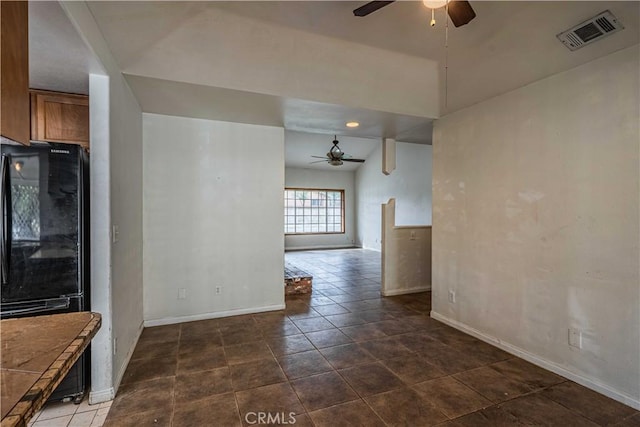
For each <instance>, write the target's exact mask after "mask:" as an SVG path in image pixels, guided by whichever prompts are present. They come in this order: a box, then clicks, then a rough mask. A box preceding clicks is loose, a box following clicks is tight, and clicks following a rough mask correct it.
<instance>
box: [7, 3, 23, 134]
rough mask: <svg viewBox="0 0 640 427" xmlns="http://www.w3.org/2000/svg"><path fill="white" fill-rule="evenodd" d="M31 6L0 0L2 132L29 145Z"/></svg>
mask: <svg viewBox="0 0 640 427" xmlns="http://www.w3.org/2000/svg"><path fill="white" fill-rule="evenodd" d="M28 22H29V10H28V7H27V2H26V1H2V2H0V68H1V71H0V92H1V93H2V96H0V100H1V107H0V110H1V111H2V114H0V134H1V135H2V136H4V137H6V138H9V139H12V140H14V141H17V142H20V143H22V144H24V145H29V33H28V28H29V25H28Z"/></svg>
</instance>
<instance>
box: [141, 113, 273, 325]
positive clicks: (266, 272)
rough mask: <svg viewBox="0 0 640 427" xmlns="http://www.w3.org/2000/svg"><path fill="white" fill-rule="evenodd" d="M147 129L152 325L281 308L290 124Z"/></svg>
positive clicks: (158, 123) (159, 121) (199, 123)
mask: <svg viewBox="0 0 640 427" xmlns="http://www.w3.org/2000/svg"><path fill="white" fill-rule="evenodd" d="M143 126H144V132H143V140H144V157H143V158H144V162H143V163H144V171H143V174H144V232H143V234H144V319H145V325H158V324H167V323H176V322H181V321H187V320H195V319H203V318H210V317H220V316H225V315H230V314H241V313H248V312H257V311H264V310H275V309H282V308H284V282H283V280H284V279H283V265H284V236H283V206H284V194H283V192H284V191H283V188H284V130H283V129H282V128H275V127H267V126H255V125H244V124H238V123H228V122H217V121H209V120H200V119H188V118H180V117H171V116H163V115H157V114H143ZM216 287H221V292H220V293H219V294H216ZM180 288H184V289H185V290H186V298H185V299H178V290H179V289H180Z"/></svg>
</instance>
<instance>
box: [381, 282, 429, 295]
mask: <svg viewBox="0 0 640 427" xmlns="http://www.w3.org/2000/svg"><path fill="white" fill-rule="evenodd" d="M430 290H431V285H429V286H418V287H416V288H409V289H391V290H388V291H387V290H383V291H382V292H381V293H382V296H385V297H392V296H395V295H404V294H417V293H418V292H427V291H430Z"/></svg>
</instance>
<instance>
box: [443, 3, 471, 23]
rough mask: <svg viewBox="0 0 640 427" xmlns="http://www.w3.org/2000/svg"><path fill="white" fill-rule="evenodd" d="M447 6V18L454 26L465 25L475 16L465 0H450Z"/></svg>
mask: <svg viewBox="0 0 640 427" xmlns="http://www.w3.org/2000/svg"><path fill="white" fill-rule="evenodd" d="M448 7H449V18H451V22H453V25H455V26H456V27H461V26H463V25H466V24H468V23H469V22H471V20H472V19H473V18H475V17H476V13H475V12H474V10H473V8H472V7H471V5H470V4H469V2H468V1H466V0H452V1H450V2H449V6H448Z"/></svg>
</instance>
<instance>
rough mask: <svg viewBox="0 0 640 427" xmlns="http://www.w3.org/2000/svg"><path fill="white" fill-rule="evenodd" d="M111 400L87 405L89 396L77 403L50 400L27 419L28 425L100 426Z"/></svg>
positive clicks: (46, 426) (62, 426)
mask: <svg viewBox="0 0 640 427" xmlns="http://www.w3.org/2000/svg"><path fill="white" fill-rule="evenodd" d="M109 408H111V401H109V402H104V403H99V404H96V405H89V397H88V396H87V397H85V399H84V400H83V401H82V403H80V404H79V405H76V404H74V403H73V402H51V403H47V404H46V405H45V406H44V408H42V410H41V411H40V412H38V413H37V414H36V415H34V416H33V418H32V419H31V420H30V421H29V426H30V427H102V424H104V420H105V419H106V418H107V414H108V413H109Z"/></svg>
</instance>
